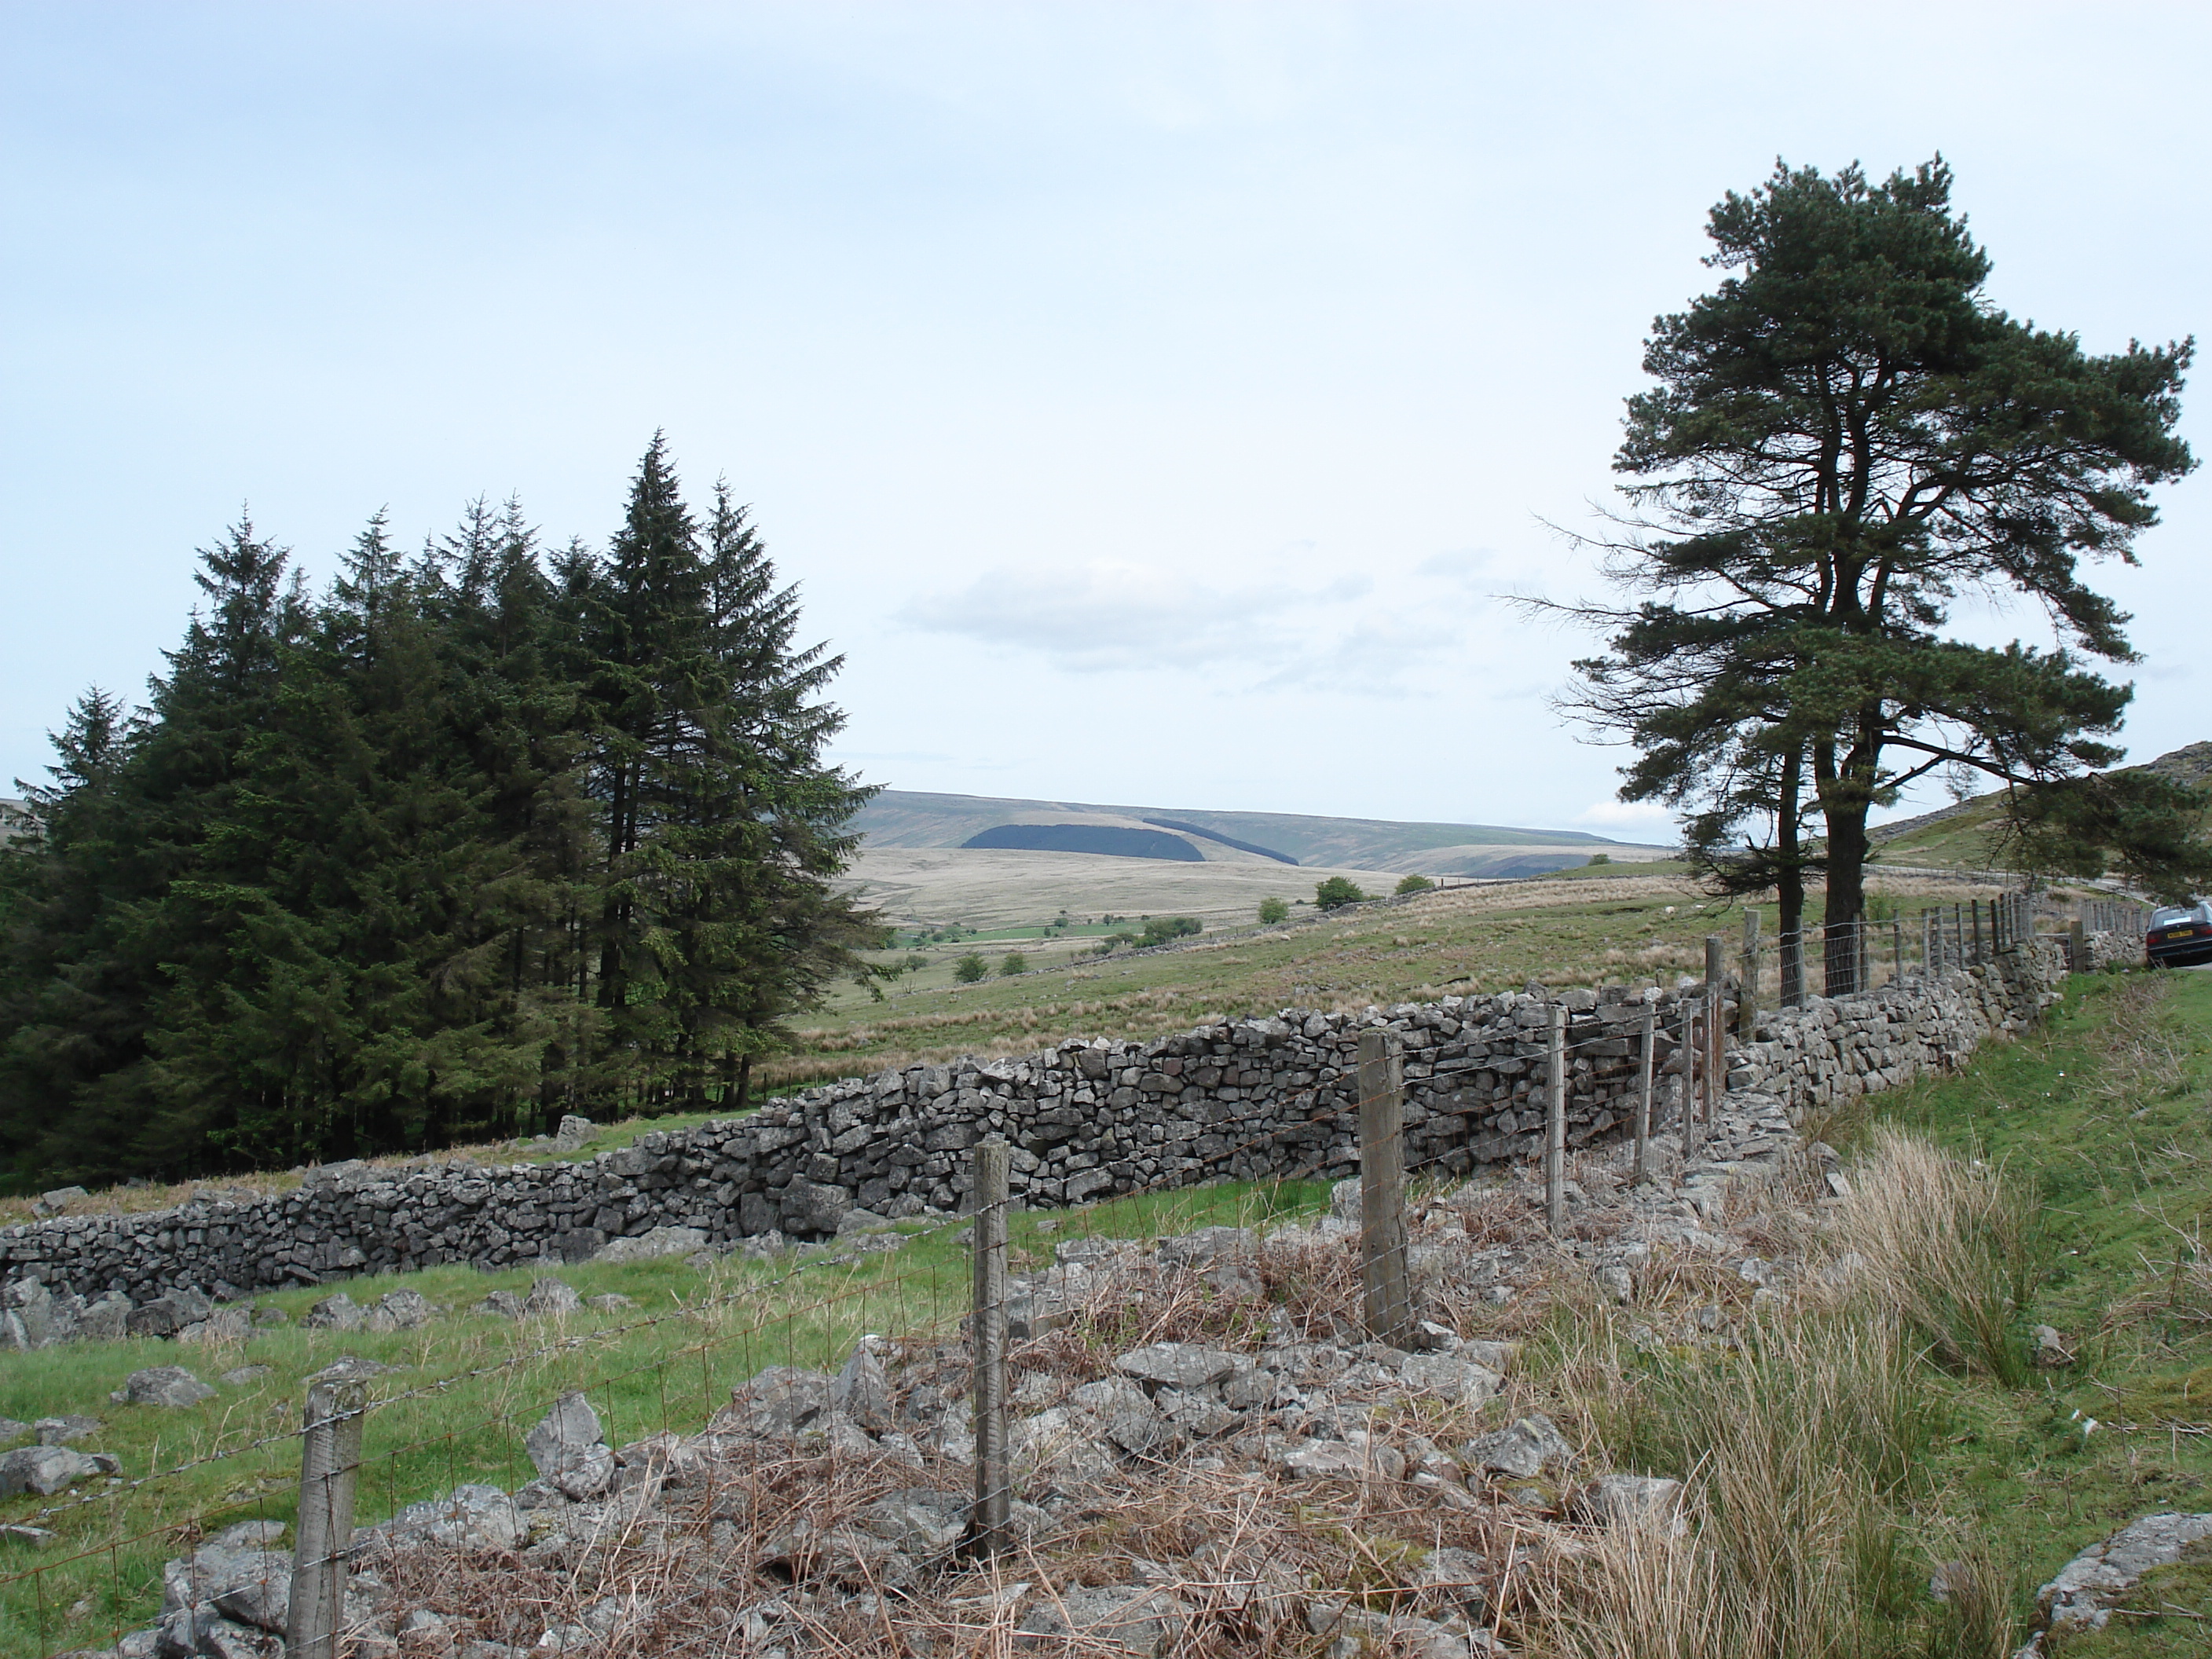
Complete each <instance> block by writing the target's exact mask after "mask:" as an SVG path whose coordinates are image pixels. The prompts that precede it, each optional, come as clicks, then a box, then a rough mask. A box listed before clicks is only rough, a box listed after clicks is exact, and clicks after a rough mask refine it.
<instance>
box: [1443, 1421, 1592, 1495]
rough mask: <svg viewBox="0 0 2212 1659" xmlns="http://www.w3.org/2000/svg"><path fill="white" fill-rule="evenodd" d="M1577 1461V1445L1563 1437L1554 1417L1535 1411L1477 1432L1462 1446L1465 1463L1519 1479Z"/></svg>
mask: <svg viewBox="0 0 2212 1659" xmlns="http://www.w3.org/2000/svg"><path fill="white" fill-rule="evenodd" d="M1574 1461H1575V1453H1574V1448H1573V1447H1571V1446H1570V1445H1568V1444H1567V1443H1566V1441H1565V1439H1563V1438H1562V1437H1560V1434H1559V1430H1558V1428H1556V1427H1555V1426H1554V1425H1553V1422H1552V1419H1550V1418H1548V1417H1546V1416H1544V1415H1542V1414H1541V1413H1534V1412H1532V1413H1529V1415H1528V1416H1527V1417H1523V1418H1521V1419H1518V1420H1517V1421H1516V1422H1513V1423H1511V1424H1509V1425H1507V1426H1505V1427H1504V1428H1502V1429H1498V1430H1494V1431H1492V1432H1491V1433H1489V1434H1481V1435H1477V1436H1476V1437H1474V1439H1472V1440H1470V1441H1468V1443H1467V1444H1466V1445H1464V1446H1462V1447H1461V1448H1460V1462H1462V1463H1465V1464H1467V1465H1468V1466H1469V1467H1471V1468H1478V1469H1482V1470H1486V1471H1488V1472H1489V1473H1491V1474H1503V1475H1506V1476H1508V1477H1510V1478H1511V1479H1513V1480H1534V1479H1536V1478H1537V1477H1538V1476H1539V1475H1541V1474H1543V1473H1544V1472H1545V1471H1546V1470H1547V1469H1566V1468H1572V1467H1573V1464H1574Z"/></svg>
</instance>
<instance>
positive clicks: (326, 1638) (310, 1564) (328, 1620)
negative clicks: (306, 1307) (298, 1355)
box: [284, 1360, 368, 1659]
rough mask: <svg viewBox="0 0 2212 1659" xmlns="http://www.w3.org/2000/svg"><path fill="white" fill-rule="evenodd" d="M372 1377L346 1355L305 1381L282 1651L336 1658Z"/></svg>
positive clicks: (303, 1658)
mask: <svg viewBox="0 0 2212 1659" xmlns="http://www.w3.org/2000/svg"><path fill="white" fill-rule="evenodd" d="M367 1411H368V1378H367V1377H366V1376H363V1375H362V1374H360V1373H359V1372H357V1371H356V1370H354V1368H353V1367H352V1366H351V1365H350V1364H347V1363H346V1362H344V1361H343V1360H341V1361H340V1362H339V1363H338V1364H335V1365H333V1366H331V1368H330V1369H329V1370H321V1371H318V1372H316V1373H315V1374H314V1375H313V1376H311V1377H309V1378H308V1379H307V1415H306V1416H305V1417H304V1418H302V1419H301V1434H300V1518H299V1521H298V1523H297V1525H296V1527H295V1547H294V1549H293V1552H292V1599H291V1605H290V1607H289V1609H288V1610H287V1613H286V1617H285V1621H284V1651H285V1652H286V1653H287V1654H288V1655H290V1656H292V1659H338V1633H339V1632H340V1631H341V1630H342V1629H343V1626H344V1625H345V1594H346V1555H347V1553H348V1552H349V1551H350V1550H351V1549H352V1548H353V1500H354V1488H355V1485H356V1482H357V1481H358V1480H359V1479H360V1476H361V1429H362V1417H363V1416H364V1415H365V1414H366V1413H367Z"/></svg>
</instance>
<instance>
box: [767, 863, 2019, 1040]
mask: <svg viewBox="0 0 2212 1659" xmlns="http://www.w3.org/2000/svg"><path fill="white" fill-rule="evenodd" d="M994 856H1001V857H1008V858H1030V859H1034V858H1039V857H1044V856H1048V855H1045V854H997V855H994ZM1099 861H1100V862H1103V863H1108V864H1115V865H1127V866H1131V867H1132V868H1133V869H1136V870H1139V871H1141V870H1142V869H1143V868H1144V867H1145V866H1146V860H1099ZM1160 867H1162V868H1164V869H1167V870H1170V871H1176V872H1182V871H1191V872H1200V871H1204V872H1217V871H1218V872H1237V873H1241V872H1243V871H1245V870H1248V869H1250V868H1252V866H1233V865H1170V866H1160ZM1259 873H1261V874H1262V875H1264V874H1265V873H1266V872H1265V870H1264V869H1261V871H1260V872H1259ZM1281 873H1282V875H1284V876H1286V877H1300V878H1319V877H1320V876H1321V875H1322V874H1323V873H1326V872H1318V871H1303V870H1302V871H1289V870H1285V871H1283V872H1281ZM1354 873H1355V876H1356V875H1357V872H1354ZM1378 879H1379V878H1378ZM1269 890H1272V891H1274V892H1278V893H1285V894H1286V895H1287V894H1289V893H1291V892H1295V891H1296V889H1295V888H1293V887H1292V886H1291V884H1290V883H1289V882H1287V881H1281V880H1278V881H1277V882H1276V883H1274V884H1273V886H1272V887H1271V888H1270V887H1265V886H1263V887H1261V888H1260V889H1257V890H1255V891H1259V892H1264V891H1269ZM1876 890H1877V891H1879V892H1881V893H1884V894H1886V895H1887V896H1890V897H1892V898H1893V899H1894V900H1895V901H1896V902H1899V904H1901V905H1903V906H1905V907H1906V908H1910V907H1911V906H1912V905H1915V904H1921V903H1933V902H1938V901H1942V902H1949V901H1951V900H1954V899H1958V898H1963V897H1965V896H1967V895H1968V894H1969V893H1972V894H1977V895H1979V896H1988V895H1989V894H1990V893H1991V892H1993V891H1994V889H1992V888H1988V887H1978V886H1974V885H1972V884H1964V883H1950V882H1946V881H1942V880H1933V879H1916V878H1887V880H1881V881H1878V882H1877V883H1876ZM1305 891H1306V896H1308V897H1310V896H1311V889H1310V888H1308V889H1306V890H1305ZM1255 904H1256V899H1255ZM1756 908H1761V909H1762V912H1763V914H1762V923H1761V926H1762V931H1763V932H1765V933H1768V934H1770V935H1771V933H1772V930H1773V927H1774V911H1773V908H1772V907H1771V905H1768V906H1764V907H1756ZM1128 914H1130V915H1132V917H1134V915H1135V911H1134V909H1133V908H1132V909H1131V910H1130V911H1129V912H1128ZM1153 914H1154V915H1195V914H1199V913H1198V912H1197V911H1195V910H1194V909H1190V908H1185V909H1182V910H1170V909H1166V908H1162V909H1158V910H1155V911H1154V912H1153ZM1292 915H1293V918H1294V920H1293V921H1291V923H1289V924H1286V925H1285V926H1283V927H1276V928H1267V929H1262V928H1259V927H1256V926H1255V925H1254V924H1253V922H1252V921H1251V916H1250V912H1249V911H1247V912H1245V913H1244V915H1243V916H1241V917H1239V918H1237V925H1236V926H1235V927H1232V928H1230V929H1228V930H1227V931H1225V932H1224V931H1222V930H1220V929H1218V928H1217V927H1214V926H1212V925H1211V924H1210V925H1209V926H1208V927H1207V930H1206V934H1205V935H1203V936H1201V937H1200V939H1198V940H1196V941H1194V943H1192V944H1190V945H1185V946H1183V947H1182V948H1178V949H1173V950H1168V951H1153V952H1147V953H1142V954H1131V953H1128V952H1126V951H1125V952H1122V953H1120V954H1118V955H1115V956H1112V957H1099V956H1097V955H1095V954H1093V953H1092V951H1093V945H1094V943H1095V941H1093V940H1090V939H1055V940H1054V941H1051V942H1050V943H1029V944H1011V945H1010V944H1009V942H1007V941H1006V940H1005V939H998V940H975V939H963V940H959V941H957V942H954V943H951V944H943V945H932V946H930V947H928V948H927V950H925V951H921V953H920V954H921V955H922V956H923V957H925V958H926V960H927V966H925V967H923V968H922V969H919V970H918V971H915V972H912V973H908V974H906V975H902V977H901V978H900V979H899V980H898V981H896V982H895V983H894V984H893V985H892V987H890V989H889V990H888V991H887V993H886V994H885V996H884V1000H882V1001H880V1002H877V1001H872V1000H870V999H869V998H868V997H867V995H866V994H865V993H863V992H860V991H857V990H854V989H850V988H847V989H844V990H842V991H841V992H840V993H839V994H838V995H837V996H836V1000H835V1001H834V1002H833V1004H832V1006H830V1007H829V1009H827V1010H825V1011H824V1012H823V1014H822V1015H821V1016H818V1017H817V1018H813V1019H811V1020H809V1021H806V1022H804V1023H803V1024H802V1029H801V1031H800V1036H801V1039H802V1042H803V1043H804V1051H803V1052H802V1053H800V1054H793V1055H789V1056H785V1057H782V1058H780V1059H778V1060H773V1061H770V1062H769V1063H768V1065H767V1066H766V1067H765V1068H764V1072H765V1075H766V1076H767V1077H768V1078H769V1079H770V1080H771V1081H772V1082H776V1083H786V1084H787V1083H792V1082H800V1081H810V1080H813V1079H822V1078H830V1077H842V1076H851V1075H855V1074H860V1073H867V1072H871V1071H874V1070H878V1069H880V1068H882V1067H884V1066H891V1065H909V1064H914V1063H916V1062H928V1063H935V1062H939V1061H942V1060H951V1059H953V1058H955V1057H957V1056H958V1055H961V1054H1025V1053H1029V1052H1031V1051H1034V1050H1036V1049H1039V1048H1047V1047H1048V1046H1050V1045H1051V1044H1052V1043H1054V1042H1058V1041H1060V1039H1061V1038H1063V1037H1067V1036H1085V1037H1088V1036H1123V1037H1135V1038H1141V1037H1149V1036H1160V1035H1163V1034H1165V1033H1167V1032H1170V1031H1178V1030H1188V1028H1190V1027H1191V1026H1193V1025H1196V1024H1201V1023H1203V1022H1204V1021H1205V1020H1206V1019H1207V1018H1210V1017H1220V1016H1231V1015H1240V1014H1261V1013H1273V1012H1275V1011H1276V1010H1278V1009H1280V1008H1284V1007H1290V1006H1296V1007H1302V1008H1320V1009H1334V1008H1363V1007H1365V1006H1367V1005H1368V1004H1370V1003H1390V1002H1396V1001H1412V1000H1425V999H1428V998H1433V997H1437V996H1442V995H1444V994H1468V993H1470V992H1477V991H1480V992H1496V991H1501V990H1518V989H1520V988H1521V987H1522V985H1523V984H1524V983H1526V982H1528V981H1531V980H1535V981H1541V983H1543V984H1546V985H1547V986H1551V987H1565V986H1572V985H1595V984H1600V983H1616V984H1630V985H1634V984H1647V985H1648V984H1651V983H1655V982H1662V981H1663V982H1667V983H1671V982H1673V981H1674V978H1675V977H1676V976H1677V975H1681V974H1686V973H1696V972H1699V971H1701V970H1702V968H1703V963H1704V940H1705V935H1706V934H1708V933H1719V934H1721V935H1722V936H1723V938H1725V939H1728V940H1729V949H1730V951H1731V961H1733V952H1734V951H1735V948H1736V945H1737V944H1738V942H1740V940H1741V937H1742V930H1743V911H1742V908H1741V906H1740V905H1737V904H1735V903H1722V902H1718V901H1717V900H1713V899H1710V898H1708V897H1706V896H1705V895H1704V894H1703V893H1702V892H1700V891H1699V889H1698V888H1697V886H1696V885H1695V884H1694V883H1692V881H1691V880H1690V879H1689V878H1687V877H1686V876H1684V875H1682V874H1680V873H1676V874H1671V875H1654V874H1646V873H1643V872H1638V870H1636V869H1635V868H1634V867H1633V866H1628V867H1622V866H1597V867H1595V868H1585V869H1580V870H1576V871H1571V872H1562V873H1561V874H1560V875H1559V876H1553V877H1547V878H1543V879H1541V880H1537V881H1530V882H1521V883H1515V884H1510V885H1501V886H1493V887H1464V888H1453V889H1449V890H1443V891H1439V892H1436V893H1432V894H1429V895H1425V896H1422V897H1419V898H1416V899H1413V900H1412V901H1409V902H1406V903H1402V904H1392V905H1375V906H1369V907H1360V908H1353V909H1350V910H1344V911H1337V912H1333V913H1331V914H1329V915H1316V914H1315V913H1313V912H1312V911H1310V909H1309V910H1307V911H1303V912H1299V911H1294V912H1293V913H1292ZM1301 916H1304V917H1305V918H1307V919H1306V920H1303V921H1300V920H1297V918H1298V917H1301ZM1010 950H1011V951H1015V952H1016V953H1018V954H1019V955H1021V956H1022V957H1024V961H1025V963H1026V964H1027V966H1028V969H1029V971H1027V972H1024V973H1023V974H1020V975H1015V976H1012V977H1001V976H999V975H998V972H997V970H998V968H999V966H1000V961H1001V959H1002V957H1004V956H1005V955H1006V954H1007V953H1008V951H1010ZM969 951H975V952H977V953H978V954H981V956H983V957H984V958H985V960H986V961H987V963H989V965H990V967H991V969H992V970H993V976H992V977H990V978H988V979H986V980H984V981H981V983H979V984H975V985H969V986H960V985H957V984H955V983H954V982H953V978H952V969H953V964H954V963H955V962H956V961H957V958H958V957H960V956H962V955H963V954H966V953H968V952H969ZM907 954H908V953H907V952H906V951H897V952H892V953H887V954H886V955H885V957H884V958H883V960H884V961H885V962H896V961H899V960H902V959H903V957H905V956H906V955H907ZM1885 971H1886V968H1885ZM1767 994H1768V995H1770V996H1771V995H1772V994H1773V992H1772V987H1771V985H1770V987H1769V989H1768V993H1767Z"/></svg>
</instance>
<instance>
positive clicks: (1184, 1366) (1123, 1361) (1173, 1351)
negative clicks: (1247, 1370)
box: [1114, 1342, 1237, 1389]
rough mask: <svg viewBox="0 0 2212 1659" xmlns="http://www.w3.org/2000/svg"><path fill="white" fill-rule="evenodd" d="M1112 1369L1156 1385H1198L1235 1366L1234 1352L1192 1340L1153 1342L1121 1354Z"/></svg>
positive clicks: (1213, 1381) (1197, 1387)
mask: <svg viewBox="0 0 2212 1659" xmlns="http://www.w3.org/2000/svg"><path fill="white" fill-rule="evenodd" d="M1114 1369H1115V1370H1117V1371H1120V1372H1121V1374H1122V1375H1123V1376H1133V1377H1135V1378H1137V1379H1138V1381H1139V1382H1142V1383H1152V1384H1154V1385H1156V1386H1158V1387H1163V1388H1170V1389H1202V1388H1204V1387H1206V1385H1207V1384H1208V1383H1218V1382H1220V1381H1221V1380H1222V1379H1223V1378H1224V1377H1225V1376H1228V1375H1229V1374H1230V1373H1231V1371H1233V1370H1236V1369H1237V1356H1236V1355H1234V1354H1232V1353H1226V1352H1223V1351H1222V1350H1221V1349H1219V1348H1206V1347H1201V1346H1199V1345H1198V1344H1197V1343H1195V1342H1155V1343H1153V1344H1152V1346H1149V1347H1144V1348H1139V1349H1136V1350H1134V1351H1133V1352H1129V1353H1125V1354H1123V1355H1121V1357H1120V1358H1118V1359H1116V1360H1115V1362H1114Z"/></svg>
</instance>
